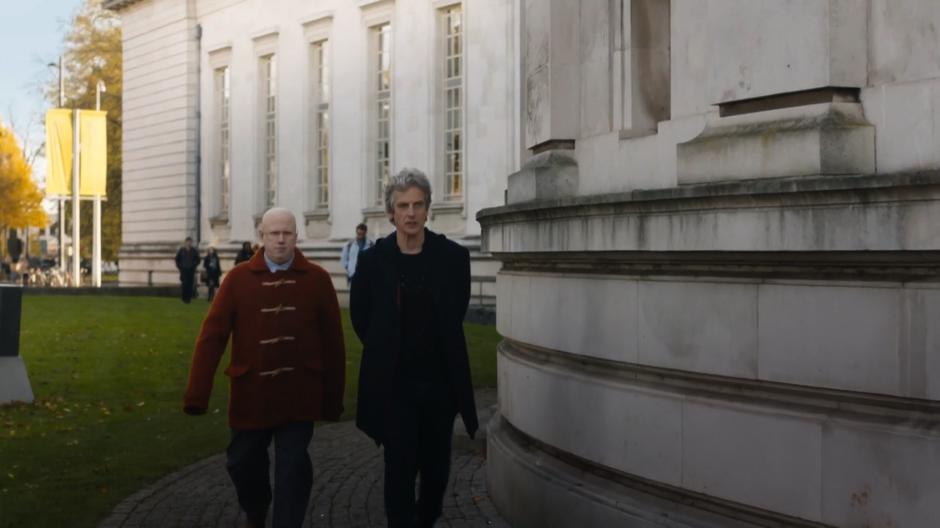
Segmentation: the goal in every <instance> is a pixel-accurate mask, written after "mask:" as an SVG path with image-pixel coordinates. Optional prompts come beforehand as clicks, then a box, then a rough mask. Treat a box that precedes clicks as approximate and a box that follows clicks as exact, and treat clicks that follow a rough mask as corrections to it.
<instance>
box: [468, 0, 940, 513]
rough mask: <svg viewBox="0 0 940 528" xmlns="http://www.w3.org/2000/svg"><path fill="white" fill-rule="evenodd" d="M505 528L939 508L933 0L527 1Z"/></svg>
mask: <svg viewBox="0 0 940 528" xmlns="http://www.w3.org/2000/svg"><path fill="white" fill-rule="evenodd" d="M519 20H520V32H521V33H522V35H523V38H522V39H521V42H523V46H522V47H521V49H520V57H519V62H520V64H521V65H522V68H523V81H522V82H523V85H524V86H525V91H524V93H523V98H524V99H523V103H522V104H523V106H522V108H523V109H524V112H523V117H524V120H523V123H524V126H522V127H521V128H522V130H523V138H522V139H523V146H524V147H525V148H527V149H530V152H531V153H532V154H533V155H532V156H531V157H528V159H526V160H524V165H523V167H522V169H521V170H520V171H519V172H517V173H515V174H513V175H511V176H509V180H508V194H507V196H508V204H507V205H505V206H501V207H498V208H492V209H486V210H484V211H481V212H480V213H479V215H478V218H479V219H480V221H481V223H482V224H483V248H484V250H486V251H488V252H490V253H491V254H493V255H494V256H495V257H496V258H498V259H499V260H501V261H502V262H503V267H502V269H501V271H500V272H499V275H498V279H497V281H498V288H497V292H498V299H497V325H498V329H499V332H500V334H501V335H502V336H503V337H504V338H505V340H504V341H503V343H502V344H501V345H500V351H499V371H498V372H499V417H498V419H497V420H496V421H495V422H491V424H490V428H489V435H488V437H487V451H488V472H489V474H488V477H489V482H490V491H491V496H492V497H493V499H494V501H495V502H496V504H497V506H498V508H499V509H500V511H501V512H502V513H503V514H504V516H506V518H507V519H508V520H510V521H511V523H512V524H513V525H514V526H540V527H567V526H598V527H601V526H603V527H608V526H629V527H652V526H669V527H680V526H681V527H706V526H708V527H732V526H733V527H742V526H788V527H790V526H839V527H869V526H897V527H918V528H919V527H928V526H940V472H937V471H934V470H933V469H932V468H934V467H935V466H936V465H937V463H938V461H940V419H938V416H940V413H938V411H940V330H938V329H940V325H938V324H937V321H938V317H940V265H938V263H940V32H938V31H937V28H940V2H938V1H936V0H792V1H784V0H671V1H670V0H613V1H589V0H581V1H570V0H526V1H525V2H523V9H522V12H521V13H520V17H519Z"/></svg>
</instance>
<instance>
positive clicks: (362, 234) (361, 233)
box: [356, 229, 366, 240]
mask: <svg viewBox="0 0 940 528" xmlns="http://www.w3.org/2000/svg"><path fill="white" fill-rule="evenodd" d="M365 239H366V230H365V229H357V230H356V240H365Z"/></svg>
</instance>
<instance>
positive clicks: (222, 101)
mask: <svg viewBox="0 0 940 528" xmlns="http://www.w3.org/2000/svg"><path fill="white" fill-rule="evenodd" d="M231 87H232V85H231V77H230V74H229V67H228V66H225V67H222V68H217V69H216V70H215V91H216V96H215V97H216V105H217V106H216V111H217V112H218V116H219V117H218V120H219V121H218V126H219V128H218V133H217V136H216V137H217V138H218V141H219V151H218V153H219V158H218V160H219V164H218V171H219V214H220V216H225V215H227V214H228V211H229V207H230V201H231V184H232V163H231V150H230V149H231V133H230V128H229V125H230V123H231V114H230V112H231V104H230V103H231V100H232V88H231Z"/></svg>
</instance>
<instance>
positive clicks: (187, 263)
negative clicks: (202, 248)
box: [176, 237, 199, 304]
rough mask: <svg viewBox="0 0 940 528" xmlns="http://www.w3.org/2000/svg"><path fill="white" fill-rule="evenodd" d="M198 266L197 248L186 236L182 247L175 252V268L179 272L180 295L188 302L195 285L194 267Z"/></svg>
mask: <svg viewBox="0 0 940 528" xmlns="http://www.w3.org/2000/svg"><path fill="white" fill-rule="evenodd" d="M198 266H199V250H197V249H196V248H194V247H193V239H192V238H191V237H186V240H185V241H184V242H183V247H181V248H180V249H179V251H177V252H176V269H178V270H179V272H180V288H181V290H182V291H181V294H180V296H181V297H182V299H183V302H184V303H186V304H189V302H190V301H191V300H192V298H193V289H194V288H195V287H196V280H195V279H196V268H197V267H198Z"/></svg>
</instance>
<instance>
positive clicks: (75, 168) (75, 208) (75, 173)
mask: <svg viewBox="0 0 940 528" xmlns="http://www.w3.org/2000/svg"><path fill="white" fill-rule="evenodd" d="M73 112H74V113H75V120H74V122H75V124H74V125H73V128H72V286H74V287H75V288H78V287H80V286H81V285H82V267H81V255H80V251H79V250H80V249H81V247H80V246H81V244H80V241H79V222H80V220H79V214H78V213H79V200H78V178H79V171H80V170H81V167H80V166H79V163H78V156H79V153H78V151H79V149H80V148H81V142H80V141H79V137H78V136H79V130H80V129H79V119H80V118H79V112H80V110H79V109H78V108H76V109H75V110H73Z"/></svg>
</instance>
